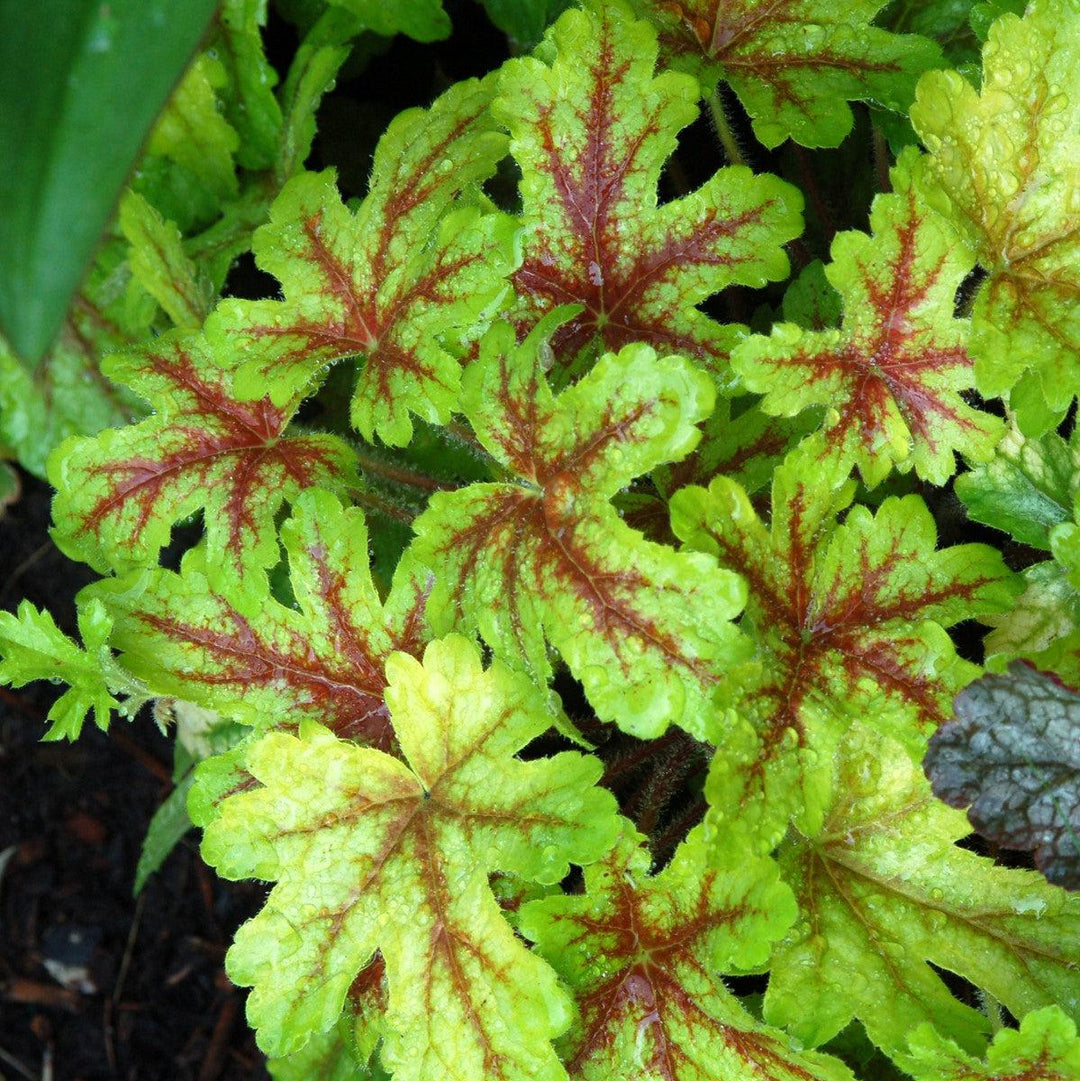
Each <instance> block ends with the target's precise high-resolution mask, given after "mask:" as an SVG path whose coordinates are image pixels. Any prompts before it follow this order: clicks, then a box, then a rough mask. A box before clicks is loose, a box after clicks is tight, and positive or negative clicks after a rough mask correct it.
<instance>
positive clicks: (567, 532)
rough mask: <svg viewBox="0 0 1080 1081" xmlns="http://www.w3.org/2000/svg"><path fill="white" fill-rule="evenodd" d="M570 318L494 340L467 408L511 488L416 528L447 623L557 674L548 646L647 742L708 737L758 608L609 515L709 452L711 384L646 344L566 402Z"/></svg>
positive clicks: (707, 562)
mask: <svg viewBox="0 0 1080 1081" xmlns="http://www.w3.org/2000/svg"><path fill="white" fill-rule="evenodd" d="M564 316H565V313H564V312H562V311H560V310H556V312H554V313H552V316H551V317H548V318H547V319H545V320H543V321H542V322H541V323H540V324H539V325H538V326H537V328H536V329H535V330H534V331H533V332H532V333H531V334H530V335H529V337H528V338H527V339H526V341H525V342H524V343H523V344H522V345H520V346H518V345H516V343H515V337H514V330H513V328H512V327H511V326H510V325H509V324H507V323H500V324H498V325H496V326H495V327H493V328H492V329H491V330H490V331H489V332H488V334H487V335H486V336H485V338H484V340H483V342H482V344H481V350H480V358H479V360H477V361H476V362H474V363H473V364H472V365H471V366H470V368H469V370H468V373H467V374H466V377H465V385H464V392H463V398H462V406H463V408H464V411H465V414H466V416H468V418H469V420H470V421H471V422H472V424H473V427H474V428H475V430H476V433H477V436H478V438H479V440H480V442H481V443H482V444H483V445H484V447H486V448H487V450H488V451H489V452H490V453H491V454H492V455H493V456H494V457H495V459H496V461H497V462H498V463H499V464H500V465H501V466H503V467H505V469H506V471H507V477H506V479H505V480H502V481H498V482H495V483H491V484H471V485H469V486H468V487H466V488H463V489H461V490H459V491H456V492H437V493H435V494H434V495H433V496H432V497H431V500H430V502H429V504H428V509H427V510H426V511H425V512H424V514H422V515H421V516H420V517H419V518H418V519H417V520H416V522H415V523H414V528H415V530H416V532H417V533H418V535H419V536H418V539H417V542H416V550H417V557H418V558H419V559H420V560H422V561H424V562H426V563H427V564H428V565H430V566H432V567H433V568H434V569H435V591H434V594H433V598H432V606H431V607H432V610H433V611H436V612H443V613H445V619H446V621H447V623H449V621H450V620H451V619H453V618H454V615H455V609H457V610H459V612H460V619H459V623H458V625H459V626H461V627H464V628H467V629H468V630H470V631H474V630H479V632H480V634H481V636H482V637H483V639H484V641H485V642H487V643H488V644H489V645H490V646H491V647H492V648H493V649H494V650H495V652H496V654H497V655H499V656H500V657H503V658H504V659H506V660H508V661H510V662H512V663H514V664H518V665H524V666H526V667H527V668H528V669H529V670H530V671H531V672H532V673H533V674H534V675H535V676H536V677H537V679H538V680H540V681H541V682H543V681H546V679H547V678H548V676H549V675H550V670H551V669H550V660H549V658H548V654H547V651H546V648H545V639H546V640H547V641H548V642H550V643H551V644H552V645H553V646H554V647H555V648H556V649H557V650H558V651H559V653H560V654H561V655H562V657H563V659H564V660H565V661H566V663H567V664H568V665H569V667H570V670H571V672H573V673H574V675H575V676H577V678H578V679H580V680H581V681H582V683H583V684H584V685H585V693H586V694H587V695H588V697H589V701H590V702H591V703H592V706H593V708H594V709H595V710H596V712H597V714H598V715H599V716H600V717H601V718H602V719H604V720H609V721H615V722H616V723H618V724H619V725H620V726H621V727H623V728H624V729H626V730H627V731H629V732H632V733H634V734H636V735H642V736H655V735H658V734H659V733H660V732H662V731H663V730H664V729H665V728H666V727H667V725H668V724H669V723H671V722H675V723H678V724H681V725H682V726H683V727H685V728H687V729H688V730H689V731H690V732H692V733H695V734H699V735H700V734H702V733H703V732H704V724H705V716H706V714H707V713H708V712H709V700H710V697H711V694H712V692H713V690H714V689H715V686H716V684H717V682H718V681H719V680H720V678H721V676H722V674H723V672H724V670H725V669H726V668H727V667H728V665H729V664H730V663H731V662H732V661H733V660H734V659H736V658H738V657H739V656H741V655H742V653H743V648H742V647H743V642H742V640H741V638H740V636H739V635H738V633H737V632H736V631H735V629H734V628H733V627H732V626H731V623H730V622H729V621H730V620H731V619H732V618H733V617H734V616H735V615H736V614H737V613H738V611H739V610H740V608H741V606H742V603H743V598H744V596H745V593H744V589H743V586H742V582H741V581H740V580H739V578H738V576H737V575H735V574H732V573H730V572H728V571H721V570H719V569H718V568H717V567H716V563H715V560H714V559H713V558H712V557H711V556H706V555H700V554H691V553H676V552H674V551H672V550H671V549H669V548H666V547H664V546H662V545H659V544H653V543H650V542H648V541H646V540H645V539H644V538H643V537H642V536H641V534H639V533H637V532H635V531H634V530H632V529H631V528H630V527H629V526H628V525H626V523H625V522H623V521H622V519H621V518H620V517H619V515H618V513H617V512H616V510H615V509H614V507H612V506H611V503H610V502H609V501H610V499H611V497H612V496H614V495H615V493H616V492H618V491H619V490H620V489H621V488H623V487H625V486H626V485H627V484H629V483H630V481H631V480H632V479H633V478H634V477H636V476H639V475H640V474H642V473H646V472H648V471H649V470H650V469H652V468H653V467H654V466H656V465H658V464H660V463H661V462H667V461H672V460H677V459H679V458H681V457H682V456H683V455H685V454H686V453H687V452H688V451H689V450H691V449H692V448H693V446H694V444H695V443H696V442H697V440H698V435H699V433H698V431H697V429H696V428H695V427H694V425H695V424H696V422H697V421H699V420H701V419H702V418H703V417H705V416H707V415H708V413H709V410H710V409H711V408H712V404H713V390H712V383H711V380H710V379H709V378H708V377H707V376H706V375H704V374H702V373H700V372H697V371H695V370H694V369H693V368H692V367H691V366H690V365H689V364H688V363H687V362H686V361H684V360H682V359H681V358H679V357H665V358H663V359H660V358H658V357H657V355H656V353H655V352H654V351H653V350H652V349H651V348H650V347H649V346H647V345H629V346H626V347H624V348H623V349H622V350H621V351H620V352H619V353H618V354H615V353H608V354H606V355H605V356H603V357H602V358H601V359H600V361H599V362H598V363H597V365H596V367H595V368H593V370H592V371H591V372H589V374H588V375H587V376H585V377H584V378H583V379H582V380H581V381H580V382H578V383H576V384H575V385H574V386H572V387H570V388H569V389H567V390H565V391H563V392H562V394H560V395H559V396H558V397H557V398H556V397H555V396H554V395H553V394H552V392H551V390H550V388H549V387H548V385H547V382H546V380H545V378H544V356H545V342H546V335H547V334H548V333H549V332H550V329H551V327H552V326H554V325H556V322H555V321H556V320H557V319H562V318H564Z"/></svg>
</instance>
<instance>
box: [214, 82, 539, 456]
mask: <svg viewBox="0 0 1080 1081" xmlns="http://www.w3.org/2000/svg"><path fill="white" fill-rule="evenodd" d="M493 85H494V84H493V80H491V79H488V80H485V81H484V82H477V81H476V80H469V81H467V82H463V83H458V84H456V85H455V86H453V87H451V89H450V90H448V91H447V92H446V93H445V94H443V95H442V97H441V98H439V99H438V100H437V101H436V102H435V104H434V105H433V106H432V107H431V108H430V109H427V110H423V109H410V110H407V111H406V112H404V113H401V114H399V115H398V116H397V117H396V118H395V120H394V121H393V123H392V124H391V125H390V127H389V129H388V130H387V132H386V134H385V135H384V136H383V137H382V139H381V140H380V141H379V145H378V147H377V148H376V151H375V161H374V166H373V171H372V179H371V185H370V189H369V192H368V195H367V197H366V198H365V199H364V201H363V202H362V203H361V205H360V207H359V209H358V210H357V211H356V213H355V214H354V213H353V212H352V211H350V210H348V209H347V208H346V207H345V206H344V205H343V203H342V202H341V197H340V195H339V194H338V191H337V187H336V185H335V183H334V180H333V177H332V175H331V174H329V173H319V174H316V173H304V174H301V175H300V176H298V177H296V178H295V179H294V180H293V181H291V182H290V183H289V184H288V185H287V186H286V188H285V189H284V191H282V193H281V195H280V196H278V198H277V200H276V201H275V203H274V205H273V207H272V208H271V214H270V222H269V224H267V225H265V226H263V227H262V228H261V229H260V230H259V231H258V232H257V233H256V235H255V241H254V251H255V257H256V259H257V260H258V262H259V264H260V266H261V267H262V268H263V269H264V270H266V271H268V272H270V273H272V274H274V275H275V276H276V277H277V278H278V279H279V280H280V281H281V282H282V287H283V292H284V294H285V300H284V301H276V300H274V301H235V300H233V301H226V302H224V303H223V304H222V305H220V306H219V308H218V312H217V313H216V314H215V316H214V318H213V319H212V320H211V323H210V325H209V333H210V334H211V337H212V338H214V339H215V340H217V341H219V342H220V341H222V340H224V341H226V342H227V343H228V345H227V348H228V349H230V350H237V351H239V352H242V353H244V354H246V355H248V356H249V357H250V359H249V361H248V363H246V364H245V365H244V366H243V368H242V369H241V372H240V375H239V377H238V384H237V385H238V389H239V390H240V392H241V393H243V394H246V395H249V396H250V397H252V398H255V397H261V396H262V395H263V394H265V393H267V392H269V393H270V395H271V398H272V400H273V401H274V402H275V403H276V404H279V405H280V404H282V403H284V402H285V401H286V400H287V399H288V398H289V397H290V396H292V395H295V394H297V393H299V392H300V391H301V390H302V388H303V387H304V386H305V385H306V384H307V383H308V382H309V381H310V380H311V378H312V377H313V376H314V375H315V374H316V373H317V372H318V371H320V370H321V369H322V368H323V367H325V365H327V364H328V363H332V362H334V361H337V360H341V359H343V358H345V357H356V358H358V359H359V360H360V362H361V363H360V366H359V371H358V375H357V382H356V389H355V391H354V395H353V403H352V423H353V425H354V426H355V427H356V428H357V429H358V430H359V431H360V432H361V433H362V434H363V436H364V437H365V438H366V439H369V440H370V439H371V438H372V436H373V434H374V433H378V435H379V437H380V438H381V439H382V440H383V441H384V442H387V443H390V444H393V445H396V446H401V445H404V444H406V443H408V441H409V439H410V437H411V435H412V421H411V419H410V414H414V415H416V416H419V417H421V418H423V419H424V420H428V421H432V422H436V423H446V422H447V421H448V420H449V418H450V413H451V411H452V409H453V408H454V407H456V405H457V401H458V385H459V382H460V375H461V373H460V362H459V360H458V359H457V357H456V356H454V355H453V354H452V353H451V352H450V351H449V349H448V348H447V343H446V342H445V340H444V339H446V338H453V337H461V336H463V335H464V336H465V337H468V336H469V335H471V334H478V333H480V332H482V330H483V328H484V327H485V326H486V324H487V321H488V320H490V318H491V316H492V315H493V314H494V311H495V310H496V309H497V308H498V305H499V304H500V303H501V301H502V299H503V297H504V296H505V294H506V293H507V291H508V289H509V286H508V284H507V282H506V280H505V275H506V274H508V273H509V272H510V271H511V270H512V269H513V267H514V266H515V265H516V262H517V259H518V254H517V250H516V249H517V226H516V223H515V222H514V220H513V219H512V218H510V217H509V216H508V215H505V214H500V213H488V212H485V209H484V208H483V207H482V206H481V205H480V204H479V203H478V202H477V201H474V200H470V199H467V198H459V196H461V194H462V192H463V190H464V189H467V188H470V186H472V185H475V184H477V183H479V182H481V181H483V180H484V179H486V178H487V177H488V176H489V175H490V174H491V173H492V172H494V170H495V167H496V165H497V163H498V161H499V159H500V158H502V157H503V156H504V154H505V152H506V137H505V136H504V135H503V134H502V133H501V132H499V131H497V130H496V129H495V125H494V122H493V121H492V120H491V118H490V115H489V110H488V106H489V104H490V100H491V95H492V90H493Z"/></svg>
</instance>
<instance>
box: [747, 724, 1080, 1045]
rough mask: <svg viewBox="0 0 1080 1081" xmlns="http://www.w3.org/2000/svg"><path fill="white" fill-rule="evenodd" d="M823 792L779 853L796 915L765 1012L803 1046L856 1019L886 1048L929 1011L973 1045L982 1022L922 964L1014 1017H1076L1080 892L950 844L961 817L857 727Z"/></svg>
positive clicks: (941, 1027)
mask: <svg viewBox="0 0 1080 1081" xmlns="http://www.w3.org/2000/svg"><path fill="white" fill-rule="evenodd" d="M834 790H835V793H836V795H835V797H834V799H833V800H832V801H831V805H830V806H829V808H828V810H827V812H826V815H825V818H824V821H823V823H822V825H821V828H820V829H819V830H817V831H816V832H815V833H813V834H811V835H810V836H800V837H796V838H794V839H793V840H792V842H791V843H790V844H788V845H786V846H785V847H784V849H783V850H782V851H781V854H780V857H779V858H780V865H781V868H782V870H783V874H784V878H785V880H786V881H787V882H788V884H789V885H791V887H792V888H793V889H794V891H795V895H796V898H797V899H798V902H799V908H800V914H799V919H798V921H797V922H796V924H795V926H794V928H793V929H792V931H791V932H790V934H789V935H788V938H787V939H786V940H785V941H784V942H782V943H781V944H780V945H779V946H778V947H777V950H776V952H775V953H774V955H773V967H772V972H771V975H770V977H769V988H768V991H767V992H766V995H765V1016H766V1018H767V1019H768V1020H769V1021H771V1022H772V1023H774V1024H780V1025H784V1026H786V1027H787V1028H788V1029H789V1031H790V1032H791V1033H792V1035H793V1036H794V1037H795V1038H796V1039H798V1040H800V1041H801V1042H802V1043H804V1044H805V1045H810V1046H812V1045H815V1044H817V1043H820V1042H822V1041H824V1040H827V1039H829V1038H830V1037H831V1036H832V1035H833V1034H834V1033H836V1032H838V1031H840V1029H841V1028H843V1027H844V1025H846V1024H847V1023H848V1022H849V1021H850V1020H851V1018H852V1017H853V1016H855V1017H858V1018H859V1019H860V1020H861V1021H862V1022H863V1024H864V1025H865V1026H866V1030H867V1032H868V1033H869V1035H870V1038H871V1039H872V1040H873V1041H874V1042H875V1043H876V1044H878V1045H879V1046H880V1047H882V1048H883V1049H884V1050H886V1051H887V1052H888V1053H890V1054H891V1055H893V1056H896V1055H898V1054H902V1053H903V1052H904V1051H905V1050H906V1047H907V1038H908V1035H909V1034H910V1033H911V1031H912V1030H913V1029H915V1028H916V1027H917V1026H918V1025H920V1024H922V1023H923V1022H930V1023H932V1024H933V1026H934V1027H935V1028H936V1029H937V1030H938V1031H939V1032H940V1033H942V1034H943V1035H945V1036H947V1037H949V1038H950V1039H954V1040H956V1041H957V1042H958V1043H959V1044H960V1045H961V1046H962V1047H963V1048H964V1049H965V1051H968V1052H970V1053H976V1054H981V1053H982V1050H983V1047H984V1046H985V1034H986V1030H987V1028H988V1027H989V1026H988V1022H987V1019H986V1018H985V1017H984V1016H983V1015H982V1014H980V1013H979V1012H978V1011H976V1010H974V1009H972V1008H971V1007H970V1006H965V1005H962V1004H961V1002H960V1001H959V1000H958V999H957V998H955V997H954V996H953V994H952V992H951V991H950V990H949V989H948V987H947V986H946V985H945V983H944V982H943V980H942V979H941V977H940V976H939V975H938V974H937V973H936V972H935V971H934V970H933V968H931V963H932V964H933V965H936V966H938V967H940V968H944V969H947V970H949V971H951V972H955V973H957V974H958V975H960V976H962V977H963V978H964V979H967V980H970V981H971V982H972V983H974V984H975V985H976V986H977V987H980V988H983V989H984V990H985V991H987V992H989V993H990V994H991V995H992V996H993V997H994V998H995V999H997V1000H998V1001H999V1002H1001V1003H1003V1004H1004V1005H1005V1007H1006V1008H1007V1009H1008V1010H1010V1011H1011V1012H1012V1013H1013V1014H1014V1015H1015V1016H1017V1017H1022V1016H1023V1015H1024V1014H1025V1013H1027V1012H1028V1011H1029V1010H1034V1009H1039V1008H1041V1007H1044V1006H1048V1005H1054V1004H1056V1005H1058V1006H1060V1007H1061V1008H1062V1010H1064V1012H1065V1013H1066V1014H1068V1015H1069V1016H1070V1017H1073V1018H1074V1019H1075V1018H1076V1017H1077V1016H1080V981H1078V980H1077V978H1076V961H1077V959H1078V958H1080V897H1073V896H1071V895H1070V894H1067V893H1066V892H1065V891H1064V890H1061V889H1058V888H1057V887H1054V886H1050V885H1047V884H1046V883H1045V882H1044V881H1043V880H1042V879H1041V878H1040V877H1039V875H1037V874H1036V872H1034V871H1018V870H1011V869H1006V868H1004V867H996V866H995V865H994V863H993V861H992V860H990V859H987V858H986V857H982V856H977V855H975V854H974V853H973V852H969V851H967V850H965V849H962V848H959V847H957V845H956V843H955V842H956V841H958V840H960V839H961V838H963V837H965V836H967V834H968V833H969V832H970V827H969V826H968V824H967V820H966V819H965V817H964V815H963V814H962V813H961V812H959V811H955V810H953V809H952V808H950V807H946V806H945V805H944V804H942V803H940V802H939V801H937V800H936V799H935V798H934V796H933V793H932V792H931V791H930V786H929V783H928V782H927V780H926V778H925V777H924V776H923V775H922V771H921V769H920V768H919V767H918V766H917V765H915V764H914V763H912V761H911V759H910V758H909V756H908V755H907V754H906V753H905V752H904V750H903V749H902V748H901V747H900V746H899V745H898V744H896V743H895V742H893V741H892V740H889V739H887V738H885V737H884V736H882V735H880V734H877V733H873V732H872V731H871V730H870V729H869V728H867V727H865V726H863V725H857V726H855V727H854V728H852V730H851V732H850V734H849V735H848V737H847V738H846V740H845V743H844V746H843V748H842V751H841V754H840V756H839V757H838V759H837V762H836V784H835V787H834Z"/></svg>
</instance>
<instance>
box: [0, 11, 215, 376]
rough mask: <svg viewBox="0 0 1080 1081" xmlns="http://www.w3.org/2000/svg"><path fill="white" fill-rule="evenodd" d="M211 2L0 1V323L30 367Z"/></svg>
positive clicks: (59, 319) (49, 337) (57, 321)
mask: <svg viewBox="0 0 1080 1081" xmlns="http://www.w3.org/2000/svg"><path fill="white" fill-rule="evenodd" d="M215 6H216V5H215V4H214V3H213V0H109V2H108V3H102V2H101V0H39V2H37V3H34V4H32V5H26V4H17V3H5V4H4V5H3V9H2V11H0V100H2V101H4V102H5V103H6V105H5V107H4V109H3V110H2V112H0V157H2V159H3V161H4V166H3V168H2V169H0V205H2V206H3V208H4V210H3V214H0V260H2V263H0V266H2V272H0V323H2V324H3V329H4V333H5V336H6V337H7V338H8V340H9V342H10V343H11V344H12V346H13V349H14V351H15V352H16V353H17V354H18V355H19V356H21V357H22V358H23V359H24V360H25V361H28V362H29V363H30V364H31V365H36V363H37V362H38V361H39V360H40V359H41V357H42V356H43V355H44V354H45V352H46V351H47V350H48V348H49V346H50V344H51V343H52V342H53V340H54V338H55V336H56V334H57V333H58V332H59V330H60V326H61V324H62V323H63V321H64V315H65V312H66V311H67V310H68V307H69V305H70V303H71V299H72V296H73V294H74V293H75V291H76V288H77V287H78V285H79V280H80V278H81V277H82V276H83V274H84V272H85V270H86V267H87V265H88V264H89V263H90V260H91V255H92V254H93V251H94V248H95V247H96V246H97V244H98V241H99V239H100V237H101V233H102V231H103V229H104V228H105V224H106V221H107V219H108V217H109V214H110V213H111V211H112V209H113V206H114V204H115V202H116V198H117V196H118V195H119V193H120V189H121V188H122V186H123V184H124V179H125V177H126V176H127V173H128V171H129V170H130V169H131V166H132V163H133V162H134V160H135V158H136V156H137V154H138V152H139V148H140V146H141V145H142V143H143V141H144V139H145V138H146V133H147V132H148V131H149V130H150V126H151V124H152V123H153V122H154V117H155V116H156V115H157V113H158V111H159V110H160V109H161V107H162V105H164V104H165V99H166V98H167V97H168V96H169V92H170V91H171V90H172V88H173V85H174V83H175V82H176V80H177V79H178V78H179V77H180V75H181V74H182V72H183V70H184V66H185V65H186V64H187V62H188V61H189V60H190V58H191V55H192V53H193V52H194V51H195V48H196V46H197V44H198V41H199V38H200V36H201V35H202V33H203V31H204V30H205V29H206V25H207V23H208V22H209V21H210V19H211V17H212V15H213V11H214V7H215ZM164 28H167V31H166V30H165V29H164Z"/></svg>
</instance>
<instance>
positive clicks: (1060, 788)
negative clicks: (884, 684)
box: [924, 661, 1080, 890]
mask: <svg viewBox="0 0 1080 1081" xmlns="http://www.w3.org/2000/svg"><path fill="white" fill-rule="evenodd" d="M924 765H925V768H926V774H927V776H928V777H929V778H930V782H931V784H933V786H934V794H935V795H936V796H938V798H939V799H943V800H944V801H945V802H946V803H949V804H951V805H952V806H953V807H960V808H968V819H969V820H970V821H971V824H972V826H974V827H975V829H977V830H978V831H979V833H981V834H982V835H983V836H984V837H988V838H990V840H992V841H994V842H995V843H997V844H999V845H1003V846H1004V847H1005V848H1020V849H1023V850H1025V851H1033V852H1034V854H1035V863H1036V865H1037V866H1038V868H1039V869H1040V870H1041V871H1042V873H1043V874H1044V875H1046V877H1047V878H1048V879H1049V880H1050V881H1051V882H1054V883H1056V884H1057V885H1059V886H1064V887H1065V888H1066V889H1072V890H1080V695H1078V694H1077V693H1076V692H1075V691H1071V690H1069V689H1068V688H1067V687H1063V686H1061V684H1060V683H1058V682H1057V681H1056V680H1054V679H1051V678H1050V677H1049V676H1045V675H1043V674H1042V673H1041V672H1037V671H1036V670H1035V669H1034V668H1030V667H1029V666H1028V665H1026V664H1022V663H1020V662H1019V661H1016V662H1014V663H1013V664H1012V665H1010V666H1009V671H1008V673H1007V674H1005V675H1000V676H999V675H986V676H983V677H982V678H981V679H977V680H975V682H974V683H972V684H970V685H969V686H968V687H966V688H965V689H964V690H963V691H961V693H960V694H959V695H958V696H957V698H956V719H955V720H951V721H949V722H948V723H947V724H945V725H943V726H942V727H941V728H939V729H938V730H937V732H935V733H934V735H933V737H932V738H931V740H930V747H929V749H928V751H927V754H926V760H925V763H924Z"/></svg>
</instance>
